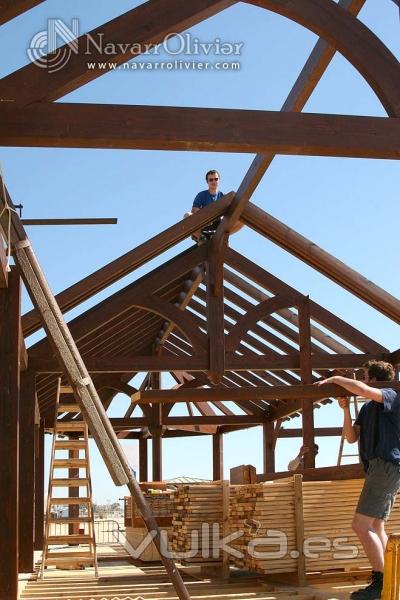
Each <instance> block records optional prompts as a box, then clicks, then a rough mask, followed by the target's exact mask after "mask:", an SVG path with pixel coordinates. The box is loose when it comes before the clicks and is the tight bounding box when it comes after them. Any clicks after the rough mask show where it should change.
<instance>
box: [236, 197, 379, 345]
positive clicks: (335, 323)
mask: <svg viewBox="0 0 400 600" xmlns="http://www.w3.org/2000/svg"><path fill="white" fill-rule="evenodd" d="M250 208H251V206H249V207H247V208H246V210H245V213H246V214H247V215H248V214H249V209H250ZM226 259H227V263H228V264H229V265H230V266H231V267H232V268H234V269H235V270H236V271H239V272H240V273H242V274H243V275H245V277H248V278H250V279H252V280H253V281H255V282H256V283H258V284H260V285H261V286H263V287H264V288H265V289H267V290H268V291H270V292H273V293H274V294H286V293H289V294H293V293H295V292H296V290H295V289H294V288H292V287H291V286H290V285H288V284H287V283H285V282H283V281H282V280H280V279H278V277H275V275H272V274H271V273H269V272H268V271H265V270H264V269H262V268H261V267H259V266H258V265H256V264H255V263H253V262H252V261H250V260H249V259H247V258H245V257H244V256H242V255H241V254H239V253H238V252H236V251H235V250H233V249H232V248H229V249H228V252H227V256H226ZM297 293H298V295H299V296H298V297H299V301H300V300H301V299H302V298H303V299H304V298H305V296H303V295H302V294H300V293H299V292H297ZM310 311H311V318H312V320H313V321H316V322H317V323H319V324H320V325H323V326H324V327H326V328H327V329H329V330H330V331H333V332H334V333H336V334H337V335H338V336H339V337H341V338H342V339H343V340H346V341H347V342H349V343H350V344H351V345H352V346H355V347H356V348H359V349H360V350H362V351H363V352H389V350H388V349H387V348H385V347H384V346H382V345H381V344H378V342H375V340H373V339H371V338H370V337H368V336H367V335H365V334H364V333H362V332H361V331H359V330H358V329H356V328H355V327H353V326H352V325H350V324H349V323H346V321H343V319H340V318H339V317H337V316H336V315H334V314H333V313H331V312H330V311H329V310H327V309H326V308H324V307H323V306H321V305H319V304H317V303H316V302H313V301H311V302H310Z"/></svg>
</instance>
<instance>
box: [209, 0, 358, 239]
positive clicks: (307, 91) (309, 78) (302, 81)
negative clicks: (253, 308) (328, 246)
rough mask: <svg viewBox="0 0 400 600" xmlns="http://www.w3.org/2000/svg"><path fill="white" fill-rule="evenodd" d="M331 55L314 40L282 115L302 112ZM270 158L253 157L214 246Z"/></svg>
mask: <svg viewBox="0 0 400 600" xmlns="http://www.w3.org/2000/svg"><path fill="white" fill-rule="evenodd" d="M338 4H339V6H340V7H341V8H344V9H345V10H347V11H348V12H349V13H350V14H353V15H357V14H358V12H359V11H360V10H361V8H362V7H363V5H364V4H365V0H339V3H338ZM335 53H336V47H335V46H334V45H333V46H330V45H329V44H328V43H327V42H326V41H325V39H322V38H320V39H319V40H318V41H317V43H316V45H315V46H314V48H313V50H312V52H311V54H310V56H309V57H308V59H307V61H306V63H305V65H304V67H303V69H302V70H301V72H300V75H299V76H298V78H297V80H296V82H295V84H294V85H293V87H292V89H291V90H290V92H289V95H288V97H287V98H286V100H285V102H284V104H283V106H282V108H281V110H282V112H289V111H290V112H301V111H302V110H303V108H304V106H305V105H306V103H307V101H308V100H309V98H310V97H311V95H312V93H313V91H314V90H315V88H316V87H317V85H318V83H319V81H320V80H321V77H322V76H323V74H324V73H325V71H326V69H327V68H328V66H329V64H330V62H331V60H332V58H333V57H334V55H335ZM274 158H275V154H273V153H267V154H257V156H256V157H255V158H254V160H253V162H252V163H251V165H250V167H249V169H248V171H247V173H246V175H245V177H244V179H243V181H242V183H241V184H240V186H239V189H238V191H237V193H236V195H235V198H234V200H233V202H232V203H231V205H230V207H229V209H228V212H227V215H226V217H225V218H224V219H223V222H222V223H221V224H220V226H219V228H218V231H217V233H216V235H215V236H214V240H213V243H214V245H215V246H219V245H220V243H221V241H220V240H221V238H222V236H223V233H224V232H225V231H232V229H233V227H234V226H235V224H236V223H237V222H238V220H239V218H240V216H241V214H242V212H243V210H244V208H245V206H246V205H247V203H248V202H249V200H250V198H251V196H252V194H253V192H254V190H255V189H256V187H257V186H258V184H259V182H260V181H261V179H262V177H263V176H264V174H265V173H266V171H267V170H268V168H269V166H270V165H271V163H272V161H273V159H274Z"/></svg>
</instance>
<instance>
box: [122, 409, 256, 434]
mask: <svg viewBox="0 0 400 600" xmlns="http://www.w3.org/2000/svg"><path fill="white" fill-rule="evenodd" d="M266 419H267V413H266V411H265V414H264V415H262V414H261V415H260V414H256V415H201V416H197V415H195V416H193V415H187V416H181V417H164V416H163V418H162V424H163V426H166V427H178V428H179V427H182V426H184V425H196V426H201V425H219V426H222V425H235V424H236V425H240V424H245V425H248V424H251V425H259V424H261V423H265V421H266ZM110 422H111V425H112V426H113V428H114V430H115V431H125V430H128V429H137V428H138V427H143V428H144V427H148V426H149V425H151V419H149V418H147V417H121V418H119V417H112V418H111V419H110Z"/></svg>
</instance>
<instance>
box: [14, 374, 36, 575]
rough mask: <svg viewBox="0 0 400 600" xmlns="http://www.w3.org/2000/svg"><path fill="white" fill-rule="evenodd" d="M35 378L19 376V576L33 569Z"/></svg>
mask: <svg viewBox="0 0 400 600" xmlns="http://www.w3.org/2000/svg"><path fill="white" fill-rule="evenodd" d="M35 404H36V375H35V373H34V372H32V371H25V372H24V373H22V374H21V410H20V424H19V439H20V444H19V491H20V493H19V516H18V518H19V572H20V573H31V572H33V569H34V509H35V462H36V461H35Z"/></svg>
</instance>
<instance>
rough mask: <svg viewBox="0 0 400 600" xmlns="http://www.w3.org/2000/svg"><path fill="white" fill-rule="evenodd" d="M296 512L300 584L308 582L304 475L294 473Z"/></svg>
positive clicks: (298, 576)
mask: <svg viewBox="0 0 400 600" xmlns="http://www.w3.org/2000/svg"><path fill="white" fill-rule="evenodd" d="M293 488H294V513H295V524H296V547H297V552H298V554H299V556H298V559H297V578H298V585H301V586H304V585H305V584H306V559H305V556H304V517H303V476H302V475H293Z"/></svg>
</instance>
